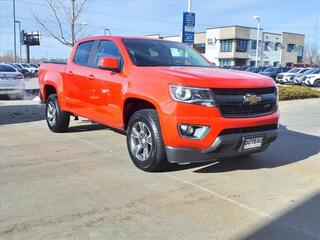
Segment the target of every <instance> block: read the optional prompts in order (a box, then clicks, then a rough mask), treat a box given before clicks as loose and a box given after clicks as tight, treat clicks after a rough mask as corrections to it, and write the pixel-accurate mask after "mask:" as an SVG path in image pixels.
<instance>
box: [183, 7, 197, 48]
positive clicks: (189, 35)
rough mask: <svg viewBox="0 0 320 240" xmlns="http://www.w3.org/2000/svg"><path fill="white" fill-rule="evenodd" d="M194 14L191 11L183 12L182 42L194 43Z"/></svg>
mask: <svg viewBox="0 0 320 240" xmlns="http://www.w3.org/2000/svg"><path fill="white" fill-rule="evenodd" d="M195 23H196V14H195V13H191V12H184V13H183V24H182V42H183V43H186V44H189V45H192V44H193V43H194V32H195V30H194V29H195V28H194V27H195Z"/></svg>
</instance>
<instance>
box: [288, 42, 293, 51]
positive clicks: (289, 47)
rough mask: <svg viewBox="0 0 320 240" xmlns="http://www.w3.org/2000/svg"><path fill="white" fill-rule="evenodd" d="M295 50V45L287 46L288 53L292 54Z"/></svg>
mask: <svg viewBox="0 0 320 240" xmlns="http://www.w3.org/2000/svg"><path fill="white" fill-rule="evenodd" d="M293 48H294V44H292V43H289V44H288V46H287V52H292V51H293Z"/></svg>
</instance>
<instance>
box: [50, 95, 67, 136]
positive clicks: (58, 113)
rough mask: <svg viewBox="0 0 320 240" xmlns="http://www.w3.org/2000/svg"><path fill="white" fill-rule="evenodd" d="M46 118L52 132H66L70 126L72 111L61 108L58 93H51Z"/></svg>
mask: <svg viewBox="0 0 320 240" xmlns="http://www.w3.org/2000/svg"><path fill="white" fill-rule="evenodd" d="M46 120H47V124H48V127H49V129H50V130H51V131H52V132H57V133H58V132H65V131H66V130H67V129H68V127H69V122H70V113H68V112H64V111H62V110H61V109H60V106H59V102H58V98H57V95H56V94H51V95H50V96H49V97H48V99H47V102H46Z"/></svg>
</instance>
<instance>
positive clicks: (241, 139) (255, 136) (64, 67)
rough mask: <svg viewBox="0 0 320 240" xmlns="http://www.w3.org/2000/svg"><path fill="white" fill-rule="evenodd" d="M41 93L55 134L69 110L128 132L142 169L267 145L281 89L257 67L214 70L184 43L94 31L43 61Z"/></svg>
mask: <svg viewBox="0 0 320 240" xmlns="http://www.w3.org/2000/svg"><path fill="white" fill-rule="evenodd" d="M39 85H40V97H41V99H42V102H43V103H46V120H47V124H48V127H49V128H50V129H51V130H52V131H53V132H64V131H67V129H68V126H69V121H70V115H75V116H82V117H85V118H88V119H90V120H92V121H94V122H98V123H101V124H105V125H108V126H109V127H111V128H114V129H117V130H119V131H122V132H124V133H125V134H126V139H127V146H128V151H129V155H130V157H131V159H132V161H133V163H134V164H135V165H136V166H137V167H138V168H140V169H142V170H144V171H158V170H161V169H164V168H165V167H166V166H168V164H169V163H194V162H206V161H213V160H216V159H218V158H224V157H230V156H237V155H247V154H251V153H256V152H261V151H264V150H265V149H266V148H267V147H268V146H269V145H270V143H271V142H273V141H274V140H275V139H276V138H277V128H278V119H279V112H278V97H277V95H278V93H277V92H278V91H277V86H276V85H275V83H274V81H273V80H272V79H271V78H270V77H267V76H262V75H258V74H255V73H248V72H241V71H233V70H224V69H216V68H213V67H212V66H211V64H210V62H209V61H207V60H206V59H205V58H204V57H203V56H202V55H200V54H199V53H198V52H197V51H195V50H193V49H192V48H191V47H189V46H188V45H186V44H182V43H178V42H171V41H166V40H160V39H150V38H136V37H118V36H97V37H89V38H85V39H82V40H80V41H78V42H77V43H76V44H75V45H74V47H73V49H72V52H71V54H70V57H69V59H68V61H67V63H43V64H41V66H40V70H39Z"/></svg>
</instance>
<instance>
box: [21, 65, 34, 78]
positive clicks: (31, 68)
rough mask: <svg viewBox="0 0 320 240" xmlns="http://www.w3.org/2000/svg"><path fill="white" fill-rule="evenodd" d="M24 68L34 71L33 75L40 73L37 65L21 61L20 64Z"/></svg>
mask: <svg viewBox="0 0 320 240" xmlns="http://www.w3.org/2000/svg"><path fill="white" fill-rule="evenodd" d="M20 65H21V66H22V67H23V68H25V69H27V70H28V71H29V72H31V73H32V75H33V76H37V75H38V68H36V67H32V66H30V65H29V64H27V63H21V64H20Z"/></svg>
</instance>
